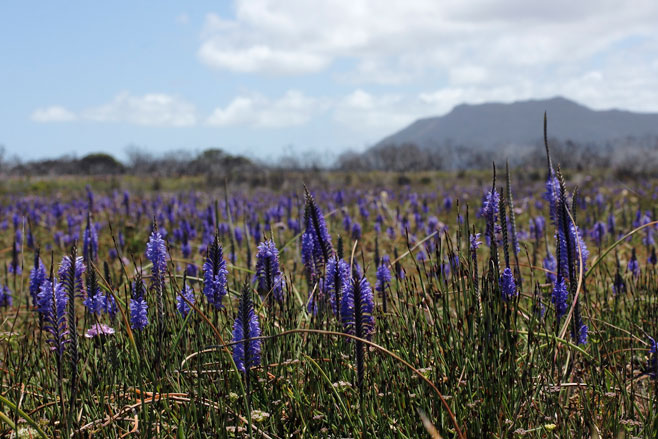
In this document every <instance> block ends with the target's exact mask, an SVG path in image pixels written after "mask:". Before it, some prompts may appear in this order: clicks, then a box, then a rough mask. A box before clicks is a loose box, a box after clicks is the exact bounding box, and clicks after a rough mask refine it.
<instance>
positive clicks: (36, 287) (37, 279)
mask: <svg viewBox="0 0 658 439" xmlns="http://www.w3.org/2000/svg"><path fill="white" fill-rule="evenodd" d="M45 280H46V267H44V265H43V262H41V259H39V252H38V251H37V252H36V253H35V255H34V267H32V269H31V270H30V296H31V297H32V306H36V304H37V296H38V295H39V291H40V290H41V284H43V282H44V281H45Z"/></svg>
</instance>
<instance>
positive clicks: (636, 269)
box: [627, 249, 640, 277]
mask: <svg viewBox="0 0 658 439" xmlns="http://www.w3.org/2000/svg"><path fill="white" fill-rule="evenodd" d="M627 269H628V271H630V272H631V273H632V274H633V277H638V276H640V263H639V262H638V260H637V255H636V254H635V249H633V252H632V253H631V259H630V260H629V261H628V266H627Z"/></svg>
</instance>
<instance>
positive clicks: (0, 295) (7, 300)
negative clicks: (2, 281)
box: [0, 285, 14, 308]
mask: <svg viewBox="0 0 658 439" xmlns="http://www.w3.org/2000/svg"><path fill="white" fill-rule="evenodd" d="M13 304H14V300H13V298H12V297H11V290H10V289H9V287H8V286H7V285H3V286H2V287H0V307H3V308H7V307H10V306H12V305H13Z"/></svg>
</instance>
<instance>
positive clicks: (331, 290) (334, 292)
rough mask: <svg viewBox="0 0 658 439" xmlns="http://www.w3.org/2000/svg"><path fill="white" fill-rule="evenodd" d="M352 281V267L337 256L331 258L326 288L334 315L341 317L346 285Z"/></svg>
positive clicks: (328, 265)
mask: <svg viewBox="0 0 658 439" xmlns="http://www.w3.org/2000/svg"><path fill="white" fill-rule="evenodd" d="M349 280H350V266H349V264H348V263H347V262H345V261H344V260H343V259H338V257H337V256H335V255H334V256H331V257H330V258H329V262H327V269H326V273H325V281H324V288H325V292H326V294H327V295H329V302H330V303H331V310H332V311H333V313H334V315H336V316H338V317H340V303H341V297H342V293H343V289H344V288H345V285H347V283H348V282H349Z"/></svg>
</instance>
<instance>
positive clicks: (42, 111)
mask: <svg viewBox="0 0 658 439" xmlns="http://www.w3.org/2000/svg"><path fill="white" fill-rule="evenodd" d="M30 118H31V119H32V120H33V121H35V122H70V121H73V120H75V119H76V116H75V114H74V113H73V112H71V111H69V110H67V109H66V108H64V107H60V106H58V105H54V106H52V107H46V108H37V109H36V110H34V112H32V115H31V116H30Z"/></svg>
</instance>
